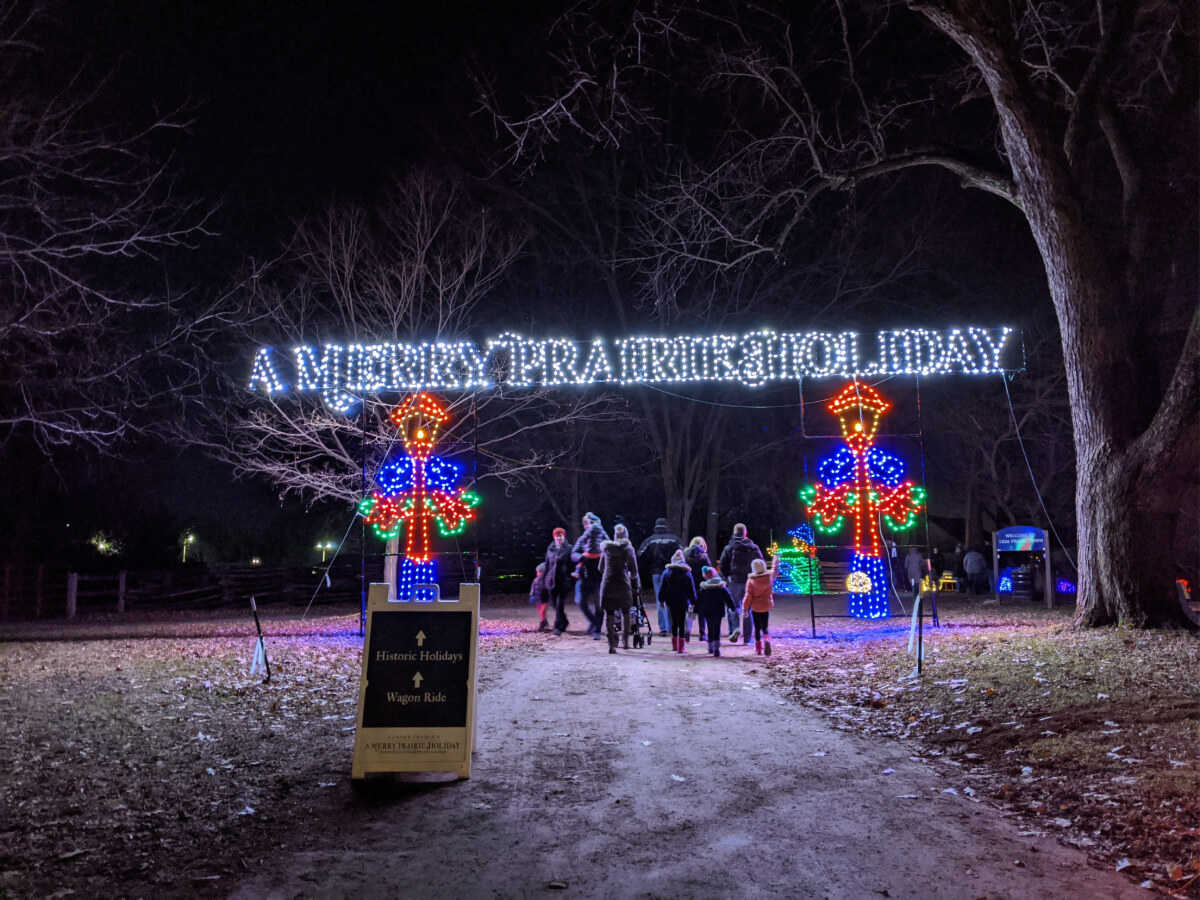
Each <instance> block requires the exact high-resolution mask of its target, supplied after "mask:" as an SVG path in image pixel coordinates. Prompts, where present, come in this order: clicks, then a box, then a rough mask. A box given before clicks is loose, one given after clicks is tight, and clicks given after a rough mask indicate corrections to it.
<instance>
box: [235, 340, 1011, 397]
mask: <svg viewBox="0 0 1200 900" xmlns="http://www.w3.org/2000/svg"><path fill="white" fill-rule="evenodd" d="M1012 333H1013V329H1012V328H1010V327H1008V326H1003V327H1000V328H980V327H976V326H970V327H967V328H951V329H949V330H947V331H933V330H930V329H926V328H905V329H900V330H896V331H878V332H875V334H874V335H872V336H864V335H860V334H859V333H858V332H856V331H838V332H833V331H803V332H774V331H754V332H750V333H748V334H743V335H731V334H713V335H707V336H704V337H673V338H672V337H632V338H620V339H618V340H615V341H612V342H611V343H610V342H607V341H605V340H604V339H602V338H596V339H594V340H592V341H590V342H583V341H572V340H566V339H563V338H551V339H547V340H534V339H530V338H525V337H522V336H521V335H518V334H513V333H511V332H506V333H504V334H502V335H500V336H499V337H497V338H494V339H491V340H488V341H486V342H485V343H484V344H483V346H482V347H481V346H480V345H478V344H476V343H473V342H471V341H458V342H454V343H450V342H443V341H432V342H423V343H419V344H401V343H391V344H388V343H385V344H365V345H364V344H345V345H342V344H325V345H324V346H323V347H320V348H318V347H314V346H307V345H305V346H299V347H293V348H292V349H291V354H290V355H291V361H292V368H293V372H294V375H295V377H294V382H293V383H294V384H295V387H296V390H299V391H320V392H321V394H322V397H323V398H324V400H325V402H326V403H327V404H328V405H329V406H330V407H332V408H334V409H340V410H347V409H349V408H350V407H352V406H353V405H354V404H355V402H356V398H357V397H361V396H362V395H364V394H368V393H382V392H407V391H422V390H450V391H453V390H471V389H474V388H479V387H489V386H491V385H493V384H504V385H507V386H509V387H542V386H545V387H555V386H562V385H579V386H582V385H588V384H599V383H603V384H611V385H618V386H619V385H632V384H682V383H704V382H730V381H736V382H740V383H741V384H744V385H746V386H748V387H758V386H760V385H764V384H768V383H770V382H773V381H798V380H799V379H801V378H833V377H838V378H853V377H856V376H871V375H948V374H956V373H964V374H971V375H982V374H988V373H995V372H1002V371H1005V370H1006V369H1014V368H1017V365H1015V364H1012V363H1011V362H1010V364H1008V365H1006V361H1007V360H1008V358H1009V357H1011V356H1012V355H1014V353H1013V349H1012V347H1011V346H1010V345H1009V337H1010V336H1011V335H1012ZM285 359H286V357H284V356H277V355H276V351H275V350H273V349H271V348H269V347H261V348H259V349H257V350H256V351H255V354H254V360H253V363H252V366H251V372H250V389H251V390H262V391H266V392H268V393H278V392H283V391H286V390H287V389H288V388H287V385H286V383H285V381H284V379H283V378H281V377H280V374H279V372H280V369H281V366H282V365H283V364H284V360H285Z"/></svg>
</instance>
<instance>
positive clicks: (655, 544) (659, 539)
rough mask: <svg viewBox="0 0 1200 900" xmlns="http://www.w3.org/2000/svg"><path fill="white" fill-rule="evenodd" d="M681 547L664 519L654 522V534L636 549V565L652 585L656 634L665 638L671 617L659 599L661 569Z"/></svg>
mask: <svg viewBox="0 0 1200 900" xmlns="http://www.w3.org/2000/svg"><path fill="white" fill-rule="evenodd" d="M682 547H683V545H682V544H681V543H680V542H679V538H677V537H676V536H675V535H673V534H672V533H671V529H670V528H668V527H667V520H666V519H655V520H654V533H653V534H651V535H650V537H648V538H646V539H645V540H644V541H642V545H641V546H640V547H638V552H637V555H638V565H639V566H640V567H641V570H642V572H643V573H649V574H650V583H651V584H653V585H654V607H655V611H656V612H657V613H658V633H659V635H661V636H662V637H666V635H667V631H669V630H670V628H671V615H670V611H669V610H668V609H667V605H666V603H664V602H663V601H662V600H661V599H660V598H659V593H660V591H661V590H662V580H663V569H665V568H666V566H667V563H669V562H670V561H671V556H672V555H673V554H674V553H675V551H676V550H679V549H681V548H682Z"/></svg>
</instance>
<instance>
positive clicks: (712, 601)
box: [696, 566, 737, 656]
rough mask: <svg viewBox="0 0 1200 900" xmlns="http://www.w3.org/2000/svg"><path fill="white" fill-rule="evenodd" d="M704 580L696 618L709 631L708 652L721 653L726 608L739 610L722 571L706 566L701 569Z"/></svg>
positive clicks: (697, 600) (713, 654) (698, 596)
mask: <svg viewBox="0 0 1200 900" xmlns="http://www.w3.org/2000/svg"><path fill="white" fill-rule="evenodd" d="M701 575H702V577H703V580H702V581H701V582H700V590H699V591H698V592H697V594H696V618H698V619H699V620H700V622H701V625H700V628H701V629H702V630H703V629H705V628H707V631H708V652H709V655H710V656H720V655H721V620H722V619H724V618H725V611H726V610H729V609H731V610H734V611H736V610H737V607H736V606H734V605H733V597H731V596H730V594H729V588H727V587H725V582H724V580H722V578H721V573H720V572H718V571H717V570H716V569H714V568H713V567H712V566H705V567H704V568H703V570H702V571H701Z"/></svg>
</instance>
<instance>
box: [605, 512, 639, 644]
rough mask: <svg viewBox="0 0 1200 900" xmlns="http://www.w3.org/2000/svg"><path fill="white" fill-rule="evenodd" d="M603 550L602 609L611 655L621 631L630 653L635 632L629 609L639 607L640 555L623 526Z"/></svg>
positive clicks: (616, 530)
mask: <svg viewBox="0 0 1200 900" xmlns="http://www.w3.org/2000/svg"><path fill="white" fill-rule="evenodd" d="M601 546H602V550H601V553H600V609H601V615H603V616H604V618H605V619H607V620H608V652H609V653H616V652H617V633H618V631H620V630H622V629H623V630H624V633H625V641H624V647H625V649H626V650H628V649H629V635H630V634H631V633H632V632H633V616H632V614H631V610H630V607H631V606H636V600H635V598H634V591H635V590H637V585H638V570H637V555H636V554H635V553H634V552H633V545H632V544H630V543H629V532H628V531H627V530H626V529H625V526H624V525H618V526H616V527H615V528H614V529H613V537H612V540H611V541H604V543H603V544H602V545H601ZM598 633H599V632H597V634H598Z"/></svg>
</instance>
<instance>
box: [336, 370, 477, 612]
mask: <svg viewBox="0 0 1200 900" xmlns="http://www.w3.org/2000/svg"><path fill="white" fill-rule="evenodd" d="M389 418H390V419H391V421H392V423H393V424H394V425H395V426H396V428H397V429H398V430H399V432H400V439H401V441H402V442H403V443H404V449H405V451H406V452H405V453H404V454H401V455H400V456H398V457H396V458H395V459H393V460H392V461H391V462H389V463H388V464H387V465H385V466H384V467H383V468H381V469H380V470H379V476H378V478H377V481H378V484H379V488H380V489H379V490H376V491H372V492H371V496H369V497H364V498H363V500H362V502H361V503H359V506H358V511H359V512H360V513H361V514H362V515H363V516H364V517H365V518H366V520H367V522H369V523H370V524H371V526H372V528H373V530H374V532H375V534H376V535H377V536H378V537H380V538H382V539H384V540H389V539H391V538H394V537H398V536H399V534H400V531H401V529H402V528H403V525H404V524H405V523H407V526H408V527H407V528H403V530H404V559H403V560H402V561H401V567H400V585H399V587H398V589H397V592H396V593H397V597H398V599H401V600H407V599H411V598H412V596H413V588H414V586H415V585H416V584H420V583H429V582H432V581H433V580H434V571H433V551H432V542H431V530H432V525H433V523H434V522H435V521H436V522H437V524H438V528H439V530H440V531H441V532H442V534H443V535H447V536H449V535H455V534H458V533H459V532H461V531H462V530H463V529H464V528H465V527H466V525H467V522H469V521H471V520H472V519H474V518H475V507H476V506H478V505H479V497H478V495H476V494H475V493H474V492H473V491H468V490H465V489H463V488H456V487H455V483H456V482H457V481H458V479H459V478H460V477H461V475H462V467H461V466H459V465H458V464H457V463H454V462H451V461H449V460H445V459H442V458H441V457H439V456H434V455H433V448H434V446H435V445H436V444H437V438H438V432H439V431H440V430H441V427H442V426H443V425H444V424H445V423H446V422H448V421H449V419H450V416H449V414H448V413H447V412H446V410H445V408H444V407H442V405H441V404H440V403H438V402H437V400H435V399H434V398H433V397H431V396H430V395H429V394H424V393H422V394H414V395H413V396H411V397H410V398H409V399H408V400H406V401H405V402H404V403H402V404H400V406H398V407H396V409H394V410H392V413H391V415H390V416H389Z"/></svg>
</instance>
